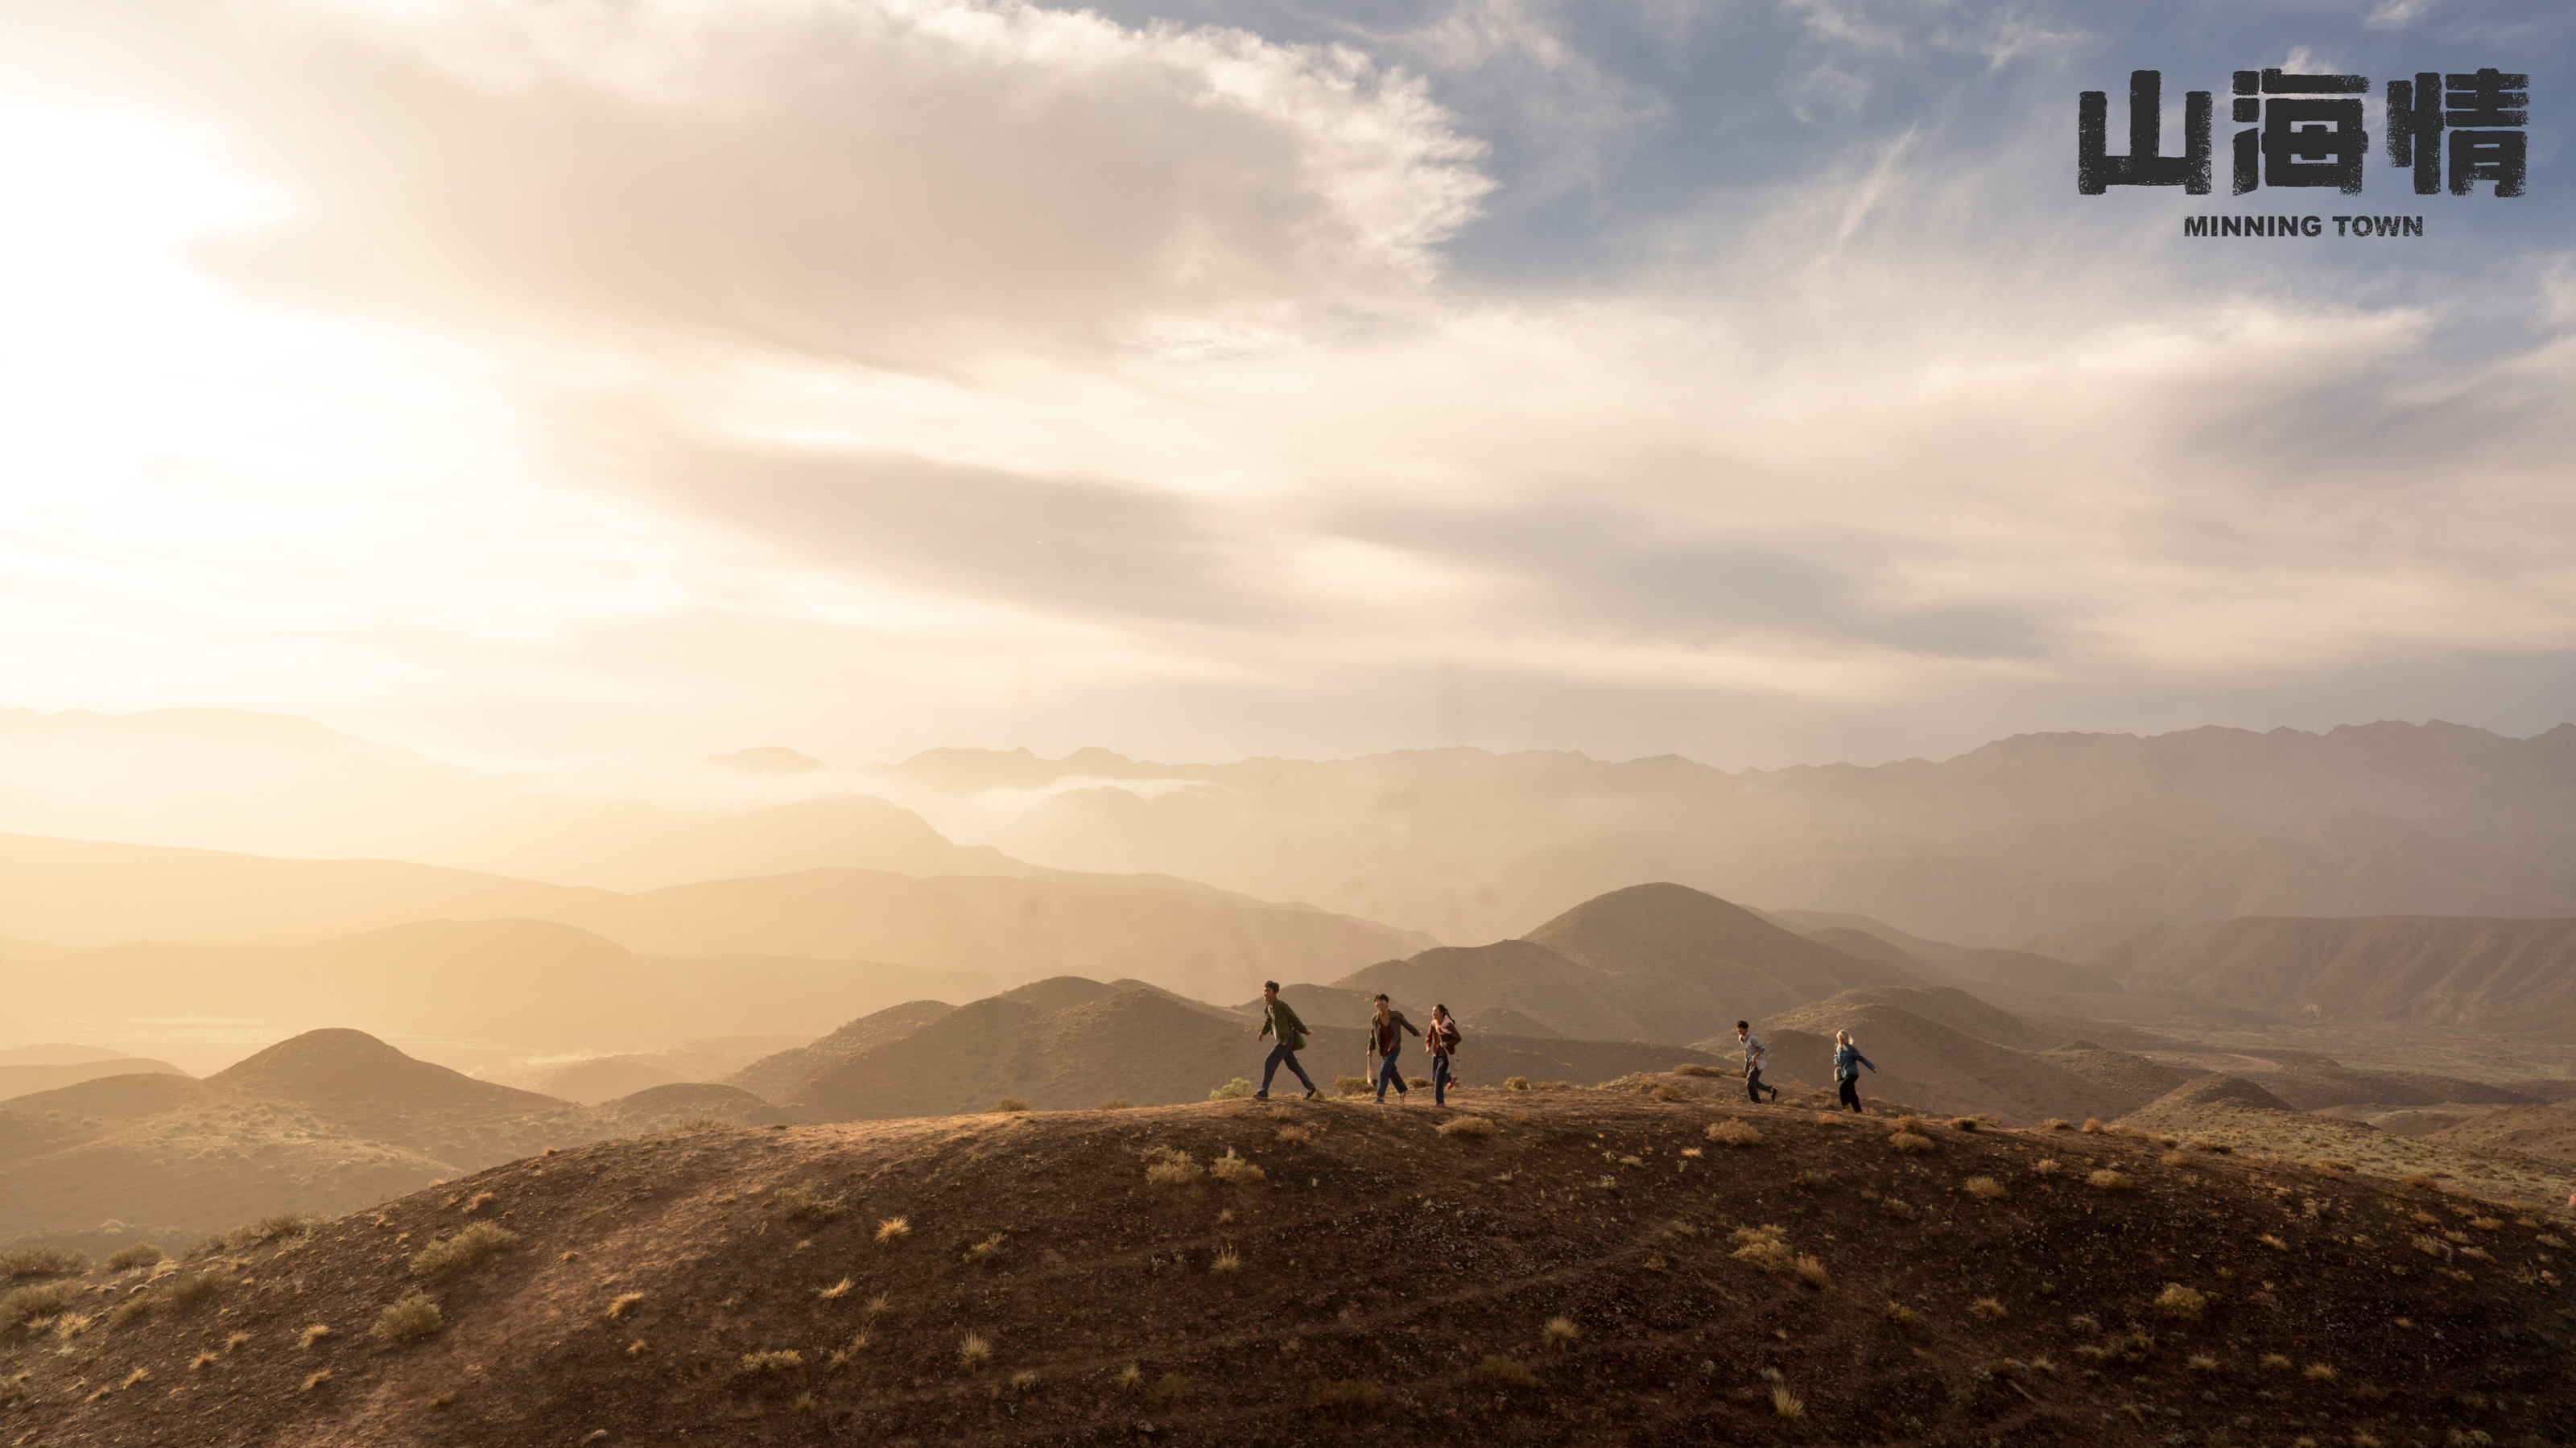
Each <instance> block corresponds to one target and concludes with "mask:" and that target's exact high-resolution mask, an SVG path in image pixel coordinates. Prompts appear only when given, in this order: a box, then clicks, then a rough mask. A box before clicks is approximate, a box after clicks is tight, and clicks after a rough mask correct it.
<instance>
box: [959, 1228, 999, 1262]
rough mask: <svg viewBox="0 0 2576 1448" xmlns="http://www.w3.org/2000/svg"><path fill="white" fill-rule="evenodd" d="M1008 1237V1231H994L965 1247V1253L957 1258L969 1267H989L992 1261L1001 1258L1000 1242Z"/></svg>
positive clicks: (997, 1260)
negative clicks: (981, 1239)
mask: <svg viewBox="0 0 2576 1448" xmlns="http://www.w3.org/2000/svg"><path fill="white" fill-rule="evenodd" d="M1008 1237H1009V1234H1008V1233H1005V1232H995V1233H994V1234H993V1235H991V1236H989V1237H986V1238H985V1239H984V1240H983V1241H981V1242H978V1243H976V1244H975V1245H974V1246H972V1247H969V1248H967V1249H966V1255H965V1256H964V1257H963V1258H961V1259H959V1260H961V1261H963V1262H964V1263H965V1264H966V1265H967V1266H969V1267H990V1266H992V1265H993V1264H994V1263H996V1262H999V1261H1001V1260H1002V1243H1003V1242H1004V1241H1005V1240H1007V1239H1008Z"/></svg>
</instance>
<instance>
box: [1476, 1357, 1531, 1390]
mask: <svg viewBox="0 0 2576 1448" xmlns="http://www.w3.org/2000/svg"><path fill="white" fill-rule="evenodd" d="M1475 1373H1476V1376H1477V1378H1478V1379H1479V1380H1481V1381H1482V1382H1483V1383H1484V1384H1485V1385H1486V1386H1487V1387H1490V1388H1494V1389H1497V1390H1509V1389H1512V1388H1530V1387H1536V1386H1537V1385H1538V1374H1536V1373H1534V1372H1531V1371H1530V1370H1529V1367H1528V1365H1527V1364H1525V1363H1522V1362H1519V1361H1517V1360H1515V1359H1512V1358H1507V1357H1504V1356H1503V1355H1502V1354H1500V1353H1487V1354H1485V1360H1484V1361H1483V1362H1480V1363H1478V1364H1476V1367H1475Z"/></svg>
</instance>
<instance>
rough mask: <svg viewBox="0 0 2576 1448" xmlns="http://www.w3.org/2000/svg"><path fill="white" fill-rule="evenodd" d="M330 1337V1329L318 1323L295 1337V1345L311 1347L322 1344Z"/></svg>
mask: <svg viewBox="0 0 2576 1448" xmlns="http://www.w3.org/2000/svg"><path fill="white" fill-rule="evenodd" d="M330 1335H331V1329H330V1327H329V1326H327V1325H326V1324H323V1323H319V1322H317V1323H314V1324H313V1325H312V1326H310V1327H307V1328H305V1329H304V1330H303V1331H302V1332H299V1333H297V1334H296V1335H295V1345H296V1346H297V1347H311V1346H312V1345H313V1344H315V1343H317V1342H320V1341H321V1340H322V1339H324V1338H326V1337H329V1336H330Z"/></svg>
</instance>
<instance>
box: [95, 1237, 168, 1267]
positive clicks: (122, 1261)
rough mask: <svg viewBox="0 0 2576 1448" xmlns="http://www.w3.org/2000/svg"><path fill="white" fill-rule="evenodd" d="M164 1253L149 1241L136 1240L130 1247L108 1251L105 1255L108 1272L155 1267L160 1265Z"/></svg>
mask: <svg viewBox="0 0 2576 1448" xmlns="http://www.w3.org/2000/svg"><path fill="white" fill-rule="evenodd" d="M164 1255H165V1254H164V1253H163V1252H162V1250H161V1249H160V1248H158V1247H155V1246H153V1245H152V1244H151V1243H149V1242H137V1243H135V1244H134V1245H133V1246H131V1247H119V1248H117V1249H116V1250H115V1251H113V1252H111V1253H109V1254H108V1257H107V1270H108V1271H110V1272H131V1271H133V1270H134V1269H135V1268H137V1267H155V1266H158V1265H160V1262H161V1259H162V1257H163V1256H164Z"/></svg>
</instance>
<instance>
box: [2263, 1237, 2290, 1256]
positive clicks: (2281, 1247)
mask: <svg viewBox="0 0 2576 1448" xmlns="http://www.w3.org/2000/svg"><path fill="white" fill-rule="evenodd" d="M2255 1240H2257V1241H2259V1242H2261V1243H2262V1244H2263V1245H2264V1246H2266V1247H2269V1248H2271V1249H2272V1250H2273V1251H2275V1252H2287V1251H2289V1250H2290V1244H2289V1243H2287V1242H2284V1241H2282V1240H2281V1239H2280V1238H2278V1237H2276V1236H2273V1235H2272V1234H2271V1233H2269V1232H2265V1233H2264V1234H2263V1235H2262V1236H2261V1237H2258V1238H2256V1239H2255Z"/></svg>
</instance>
